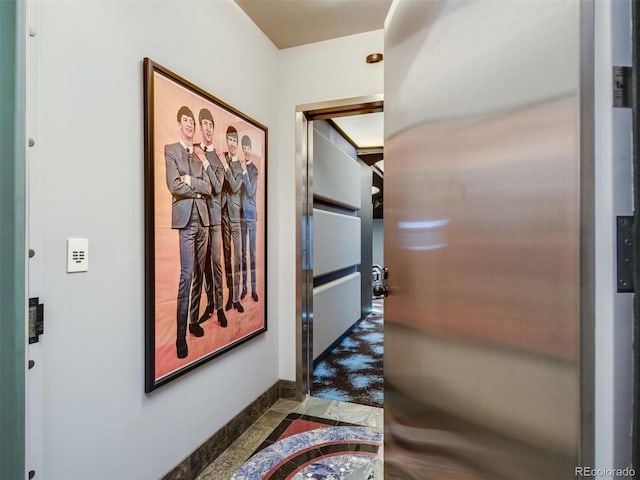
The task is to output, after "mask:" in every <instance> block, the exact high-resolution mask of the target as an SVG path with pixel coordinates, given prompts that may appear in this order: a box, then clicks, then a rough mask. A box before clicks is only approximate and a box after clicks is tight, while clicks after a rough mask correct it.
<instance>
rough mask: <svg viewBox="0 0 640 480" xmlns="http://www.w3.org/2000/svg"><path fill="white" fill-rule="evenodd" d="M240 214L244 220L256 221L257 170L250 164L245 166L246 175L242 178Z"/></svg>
mask: <svg viewBox="0 0 640 480" xmlns="http://www.w3.org/2000/svg"><path fill="white" fill-rule="evenodd" d="M242 183H243V185H242V189H241V191H240V192H241V196H242V214H243V215H244V218H245V220H248V221H253V222H255V221H256V220H257V219H258V214H257V211H256V191H257V190H258V168H257V167H256V166H255V165H254V164H253V162H251V163H250V164H248V165H247V174H246V175H243V177H242Z"/></svg>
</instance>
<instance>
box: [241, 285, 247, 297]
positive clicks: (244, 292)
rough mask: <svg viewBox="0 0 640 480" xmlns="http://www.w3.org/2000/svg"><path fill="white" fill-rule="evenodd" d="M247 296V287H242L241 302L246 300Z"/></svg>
mask: <svg viewBox="0 0 640 480" xmlns="http://www.w3.org/2000/svg"><path fill="white" fill-rule="evenodd" d="M246 296H247V287H242V295H240V300H244V297H246Z"/></svg>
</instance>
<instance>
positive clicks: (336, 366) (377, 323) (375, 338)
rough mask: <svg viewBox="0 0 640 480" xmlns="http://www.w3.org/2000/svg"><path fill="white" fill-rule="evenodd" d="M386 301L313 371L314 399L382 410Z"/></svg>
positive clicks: (376, 304) (376, 302)
mask: <svg viewBox="0 0 640 480" xmlns="http://www.w3.org/2000/svg"><path fill="white" fill-rule="evenodd" d="M383 330H384V301H383V300H382V299H374V300H373V310H372V312H371V314H370V315H369V316H368V317H367V318H365V319H364V320H362V321H361V322H360V323H359V324H358V325H357V326H356V327H355V328H354V329H353V330H352V331H351V332H350V333H349V334H348V335H347V336H345V337H344V338H343V339H342V341H341V342H340V343H339V344H338V345H337V346H336V347H335V348H334V349H333V350H331V352H330V353H329V354H328V355H327V356H326V357H324V359H322V360H321V361H320V362H318V364H317V365H316V367H315V368H314V369H313V385H312V389H311V394H312V395H313V396H314V397H320V398H326V399H328V400H340V401H342V402H352V403H359V404H361V405H370V406H373V407H382V406H383V403H384V381H383V377H382V365H383V360H382V357H383V351H384V348H383V342H384V333H383Z"/></svg>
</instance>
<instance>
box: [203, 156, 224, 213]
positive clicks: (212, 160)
mask: <svg viewBox="0 0 640 480" xmlns="http://www.w3.org/2000/svg"><path fill="white" fill-rule="evenodd" d="M205 155H206V157H207V160H209V166H208V167H207V168H206V170H205V173H206V174H207V177H208V178H209V182H210V183H211V196H210V197H209V201H208V202H207V203H208V204H209V216H210V219H211V225H220V223H221V222H222V189H223V186H224V167H223V166H222V162H221V161H220V159H219V158H218V155H217V154H216V152H215V150H214V151H212V152H205Z"/></svg>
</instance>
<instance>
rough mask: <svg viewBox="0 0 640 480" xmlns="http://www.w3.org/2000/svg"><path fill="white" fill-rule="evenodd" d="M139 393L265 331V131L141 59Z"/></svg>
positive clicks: (266, 149)
mask: <svg viewBox="0 0 640 480" xmlns="http://www.w3.org/2000/svg"><path fill="white" fill-rule="evenodd" d="M143 72H144V138H145V155H144V158H145V161H144V164H145V168H144V178H145V194H144V204H145V343H146V345H145V391H146V392H150V391H152V390H154V389H156V388H158V387H159V386H161V385H164V384H166V383H167V382H170V381H171V380H173V379H175V378H177V377H179V376H181V375H183V374H184V373H186V372H188V371H190V370H193V369H194V368H196V367H198V366H200V365H202V364H203V363H206V362H208V361H209V360H212V359H213V358H216V357H218V356H220V355H222V354H224V353H226V352H228V351H229V350H231V349H233V348H235V347H237V346H238V345H240V344H242V343H244V342H246V341H248V340H250V339H251V338H254V337H256V336H258V335H260V334H262V333H264V332H266V331H267V315H266V312H267V303H266V299H267V285H266V278H267V275H266V266H267V235H266V226H267V191H266V190H267V184H266V178H267V151H268V143H267V141H268V129H267V127H266V126H264V125H262V124H261V123H259V122H257V121H256V120H254V119H252V118H250V117H249V116H247V115H245V114H243V113H242V112H240V111H238V110H237V109H235V108H234V107H232V106H230V105H228V104H227V103H225V102H223V101H221V100H219V99H218V98H216V97H214V96H213V95H211V94H210V93H208V92H206V91H204V90H203V89H201V88H200V87H197V86H196V85H194V84H192V83H191V82H189V81H188V80H185V79H184V78H182V77H180V76H179V75H177V74H175V73H173V72H172V71H170V70H169V69H167V68H165V67H163V66H161V65H159V64H158V63H156V62H154V61H153V60H151V59H149V58H145V59H144V61H143Z"/></svg>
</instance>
